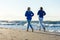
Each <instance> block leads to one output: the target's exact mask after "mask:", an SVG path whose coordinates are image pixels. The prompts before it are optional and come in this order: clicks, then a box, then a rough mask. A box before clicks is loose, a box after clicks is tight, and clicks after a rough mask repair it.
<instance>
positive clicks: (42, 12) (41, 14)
mask: <svg viewBox="0 0 60 40" xmlns="http://www.w3.org/2000/svg"><path fill="white" fill-rule="evenodd" d="M37 15H39V17H41V18H43V16H44V15H46V13H45V11H43V9H42V8H40V10H39V11H38V14H37Z"/></svg>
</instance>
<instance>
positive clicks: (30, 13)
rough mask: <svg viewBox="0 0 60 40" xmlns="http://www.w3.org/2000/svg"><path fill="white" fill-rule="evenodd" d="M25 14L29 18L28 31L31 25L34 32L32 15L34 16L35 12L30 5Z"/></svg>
mask: <svg viewBox="0 0 60 40" xmlns="http://www.w3.org/2000/svg"><path fill="white" fill-rule="evenodd" d="M25 16H26V19H27V22H28V25H27V31H28V29H29V26H30V27H31V29H32V32H33V27H32V25H31V23H30V22H31V20H32V17H33V16H34V13H33V12H32V11H31V10H30V7H28V8H27V11H26V13H25Z"/></svg>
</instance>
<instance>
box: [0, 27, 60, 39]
mask: <svg viewBox="0 0 60 40" xmlns="http://www.w3.org/2000/svg"><path fill="white" fill-rule="evenodd" d="M0 40H60V33H52V32H43V31H34V32H31V31H29V32H27V31H26V30H19V29H11V28H0Z"/></svg>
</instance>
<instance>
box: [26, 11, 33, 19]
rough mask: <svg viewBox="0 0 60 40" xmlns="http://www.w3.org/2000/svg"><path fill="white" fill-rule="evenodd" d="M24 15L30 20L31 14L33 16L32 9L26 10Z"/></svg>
mask: <svg viewBox="0 0 60 40" xmlns="http://www.w3.org/2000/svg"><path fill="white" fill-rule="evenodd" d="M25 16H26V17H27V19H28V20H31V19H32V16H34V13H33V12H32V11H26V13H25Z"/></svg>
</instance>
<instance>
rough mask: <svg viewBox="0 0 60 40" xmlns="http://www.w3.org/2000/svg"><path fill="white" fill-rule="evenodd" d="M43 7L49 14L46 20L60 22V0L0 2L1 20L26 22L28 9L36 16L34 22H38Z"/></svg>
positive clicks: (4, 0)
mask: <svg viewBox="0 0 60 40" xmlns="http://www.w3.org/2000/svg"><path fill="white" fill-rule="evenodd" d="M41 6H42V7H43V8H44V10H45V11H46V14H47V15H46V16H45V17H44V20H53V21H55V20H60V0H0V20H26V18H25V16H24V14H25V11H26V10H27V7H31V10H32V11H33V12H34V14H35V15H34V17H33V19H32V20H38V16H37V11H38V10H39V8H40V7H41Z"/></svg>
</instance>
